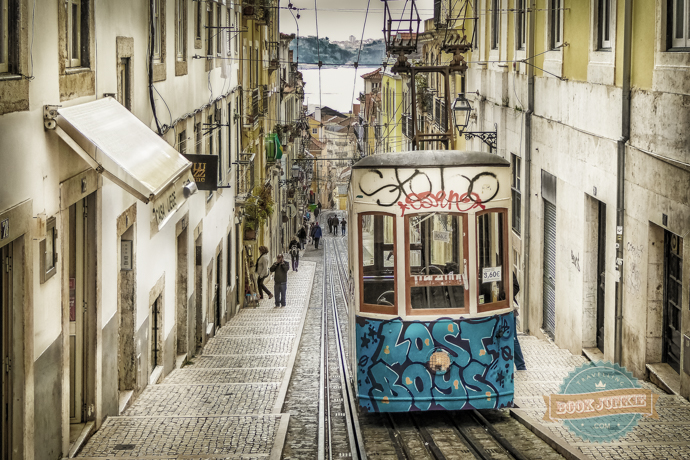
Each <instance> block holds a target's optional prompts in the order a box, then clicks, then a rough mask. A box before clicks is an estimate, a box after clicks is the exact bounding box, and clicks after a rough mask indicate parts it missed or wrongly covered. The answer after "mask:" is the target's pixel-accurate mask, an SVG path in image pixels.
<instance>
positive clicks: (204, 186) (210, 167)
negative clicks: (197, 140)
mask: <svg viewBox="0 0 690 460" xmlns="http://www.w3.org/2000/svg"><path fill="white" fill-rule="evenodd" d="M184 157H185V158H186V159H188V160H189V161H191V162H192V175H193V176H194V182H196V187H197V188H198V189H199V190H208V191H215V190H218V155H191V154H190V155H187V154H184Z"/></svg>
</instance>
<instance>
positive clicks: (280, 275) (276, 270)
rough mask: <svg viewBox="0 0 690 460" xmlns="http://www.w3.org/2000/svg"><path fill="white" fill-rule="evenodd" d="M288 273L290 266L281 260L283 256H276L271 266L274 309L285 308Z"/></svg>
mask: <svg viewBox="0 0 690 460" xmlns="http://www.w3.org/2000/svg"><path fill="white" fill-rule="evenodd" d="M289 271H290V264H289V263H287V261H285V260H283V255H282V254H278V255H277V256H276V261H275V262H274V263H273V265H271V273H273V280H274V281H275V286H274V287H275V291H276V308H278V307H284V306H285V303H286V301H285V295H286V294H287V278H288V272H289Z"/></svg>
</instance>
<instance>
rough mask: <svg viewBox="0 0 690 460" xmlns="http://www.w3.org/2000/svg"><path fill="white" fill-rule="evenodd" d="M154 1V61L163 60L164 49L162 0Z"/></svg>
mask: <svg viewBox="0 0 690 460" xmlns="http://www.w3.org/2000/svg"><path fill="white" fill-rule="evenodd" d="M151 1H152V3H153V62H157V63H158V62H161V60H162V54H163V53H162V49H163V31H162V18H161V0H151ZM163 1H165V0H163Z"/></svg>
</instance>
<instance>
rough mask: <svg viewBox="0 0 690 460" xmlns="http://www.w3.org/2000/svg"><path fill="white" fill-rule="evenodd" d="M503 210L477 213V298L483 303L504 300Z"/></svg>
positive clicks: (504, 229)
mask: <svg viewBox="0 0 690 460" xmlns="http://www.w3.org/2000/svg"><path fill="white" fill-rule="evenodd" d="M505 215H506V214H505V211H489V212H486V213H484V214H479V215H477V243H478V244H477V258H478V259H479V272H478V276H479V280H478V282H479V289H478V291H479V294H478V295H479V298H478V299H477V303H478V305H479V308H480V310H481V306H482V305H484V304H491V303H494V302H500V301H505V300H506V293H505V283H504V281H503V280H504V279H505V268H506V267H505V266H504V265H505V257H504V251H505V248H504V247H503V246H504V244H505V241H504V239H505V236H506V235H505V231H506V228H505Z"/></svg>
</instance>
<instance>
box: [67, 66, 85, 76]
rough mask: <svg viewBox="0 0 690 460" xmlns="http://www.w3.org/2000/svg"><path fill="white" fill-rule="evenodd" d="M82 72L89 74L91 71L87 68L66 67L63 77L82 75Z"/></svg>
mask: <svg viewBox="0 0 690 460" xmlns="http://www.w3.org/2000/svg"><path fill="white" fill-rule="evenodd" d="M84 72H91V69H90V68H89V67H67V68H66V69H65V75H70V74H73V73H84Z"/></svg>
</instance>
